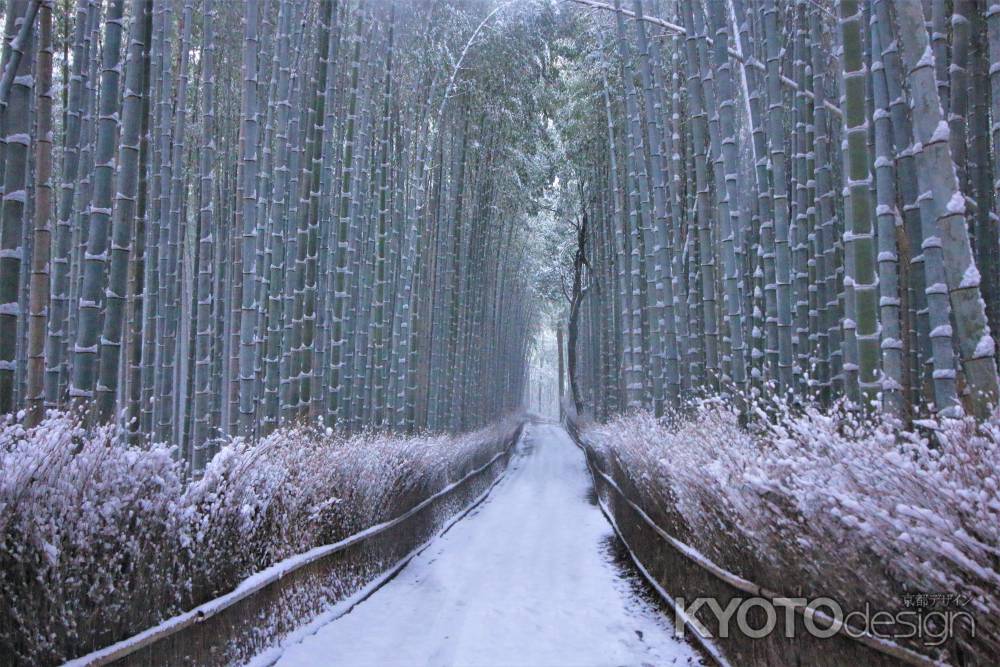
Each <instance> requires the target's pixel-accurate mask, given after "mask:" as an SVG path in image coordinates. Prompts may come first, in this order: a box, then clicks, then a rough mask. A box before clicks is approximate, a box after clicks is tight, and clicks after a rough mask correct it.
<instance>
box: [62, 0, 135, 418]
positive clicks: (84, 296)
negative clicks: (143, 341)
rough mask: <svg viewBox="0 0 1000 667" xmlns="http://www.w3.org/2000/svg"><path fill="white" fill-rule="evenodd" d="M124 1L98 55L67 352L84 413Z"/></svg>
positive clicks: (92, 373) (101, 274)
mask: <svg viewBox="0 0 1000 667" xmlns="http://www.w3.org/2000/svg"><path fill="white" fill-rule="evenodd" d="M124 4H125V0H112V3H111V6H110V8H109V10H108V15H107V18H106V19H105V35H104V44H103V51H102V69H101V87H100V107H99V115H98V125H97V143H96V145H95V149H94V163H95V166H94V176H93V178H94V184H93V193H92V200H91V203H90V216H89V221H88V222H89V232H88V235H87V246H86V250H85V253H84V257H83V260H84V261H83V286H82V288H81V291H80V304H79V309H80V312H79V320H80V323H79V326H78V328H77V336H76V346H75V347H74V349H73V352H74V363H73V384H72V387H71V388H70V396H71V397H72V398H73V400H74V402H75V403H76V404H78V405H80V406H81V407H83V406H86V407H89V402H90V400H91V399H92V398H94V389H95V384H96V382H97V361H98V359H97V354H98V343H99V341H98V336H99V332H100V331H101V329H102V322H101V306H102V300H103V299H102V297H103V292H104V289H105V287H106V286H107V281H108V250H109V248H108V245H109V244H108V242H109V240H110V238H109V225H108V223H109V222H110V220H111V207H112V204H113V194H112V189H113V185H114V184H113V181H114V172H115V148H116V143H117V138H118V137H117V135H118V120H119V117H118V95H117V93H118V85H119V78H120V72H121V68H120V67H119V60H120V51H121V41H122V32H123V31H122V22H123V15H124Z"/></svg>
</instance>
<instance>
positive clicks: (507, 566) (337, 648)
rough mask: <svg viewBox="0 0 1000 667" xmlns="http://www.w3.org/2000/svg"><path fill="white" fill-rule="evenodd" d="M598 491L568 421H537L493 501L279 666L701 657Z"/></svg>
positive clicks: (638, 661) (689, 660) (686, 660)
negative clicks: (634, 577) (619, 557)
mask: <svg viewBox="0 0 1000 667" xmlns="http://www.w3.org/2000/svg"><path fill="white" fill-rule="evenodd" d="M589 490H590V478H589V476H588V474H587V469H586V464H585V462H584V458H583V454H582V453H581V452H580V451H579V450H578V449H577V448H576V447H575V446H574V444H573V443H572V441H571V440H570V439H569V436H567V435H566V433H565V431H563V430H562V429H561V428H560V427H559V426H556V425H550V424H539V425H532V426H530V427H529V428H528V430H527V431H526V433H525V436H524V437H523V438H522V440H521V442H520V443H519V445H518V450H517V453H516V454H515V456H514V457H513V459H512V460H511V464H510V468H509V469H508V471H507V475H506V477H505V479H504V480H503V481H501V482H500V484H499V485H497V487H496V488H495V489H494V490H493V493H492V494H491V495H490V497H489V498H488V499H487V500H486V502H484V503H483V504H482V505H480V506H479V507H478V508H476V510H474V511H473V512H472V513H470V514H469V516H468V517H466V518H465V519H463V520H462V521H460V522H458V523H457V524H455V526H454V527H453V528H452V529H451V530H449V531H448V532H447V533H445V534H444V535H443V536H442V537H441V538H439V539H438V540H436V541H435V542H434V543H432V544H431V545H430V546H429V547H428V548H427V549H426V550H425V551H424V552H423V553H421V554H420V555H419V556H417V557H416V558H414V560H413V561H411V562H410V563H409V565H407V566H406V568H404V569H403V571H402V572H400V573H399V575H398V576H397V577H396V578H395V579H393V580H392V581H390V582H389V583H388V584H386V585H385V586H384V587H383V588H381V589H380V590H379V591H377V592H376V593H375V594H374V595H372V597H371V598H369V599H368V600H366V601H365V602H363V603H361V604H360V605H358V606H357V607H356V608H355V609H354V610H353V611H352V612H351V613H349V614H347V615H346V616H343V617H341V618H340V619H338V620H336V621H334V622H332V623H329V624H328V625H325V626H322V627H320V628H319V629H318V630H317V631H316V632H315V634H312V635H308V636H306V637H305V638H304V639H303V640H302V641H301V642H298V643H293V644H291V645H289V646H287V647H286V648H285V649H284V651H283V653H282V655H281V658H280V659H279V661H278V663H277V664H279V665H282V666H283V667H292V666H298V665H344V666H351V667H354V666H355V665H379V666H384V667H388V666H391V665H406V666H407V667H411V666H417V665H434V666H437V665H461V666H463V667H465V666H473V665H482V666H487V665H488V666H498V665H530V666H538V667H541V666H573V667H576V666H582V665H656V666H660V665H671V664H697V663H698V662H699V658H698V656H697V653H696V652H695V651H694V649H692V648H691V647H690V646H688V645H687V644H685V643H683V642H681V641H679V640H677V639H675V638H674V636H673V628H672V627H671V625H670V623H669V621H668V620H667V619H666V618H665V617H664V616H663V615H662V614H661V613H660V612H659V611H658V610H656V609H655V608H654V607H653V606H651V605H650V603H648V602H647V601H645V600H643V599H642V598H640V597H639V596H638V595H637V594H636V592H635V590H634V586H633V584H632V582H630V581H629V580H627V579H626V578H625V575H624V574H623V573H622V571H621V570H620V568H619V567H618V566H617V565H616V564H615V563H614V562H613V557H612V555H611V554H610V553H609V548H608V544H609V538H610V537H611V535H612V533H611V528H610V527H609V526H608V524H607V522H606V521H605V519H604V517H603V516H602V515H601V513H600V510H599V509H598V508H597V507H595V506H594V505H593V504H592V503H590V502H588V500H587V494H588V492H589Z"/></svg>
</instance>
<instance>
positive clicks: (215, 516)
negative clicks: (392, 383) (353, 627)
mask: <svg viewBox="0 0 1000 667" xmlns="http://www.w3.org/2000/svg"><path fill="white" fill-rule="evenodd" d="M515 426H516V421H515V420H512V419H508V420H504V421H503V422H501V423H499V424H497V425H496V426H493V427H490V428H487V429H483V430H480V431H476V432H473V433H468V434H465V435H461V436H446V435H427V434H422V435H413V436H403V435H393V434H386V433H362V434H358V435H353V436H350V437H345V436H343V435H340V434H337V433H334V432H331V431H329V430H325V431H323V430H319V429H314V428H309V427H302V426H299V427H290V428H288V429H283V430H281V431H278V432H275V433H274V434H272V435H269V436H268V437H266V438H264V439H262V440H261V441H259V442H257V443H248V442H245V441H243V440H239V439H236V440H233V441H231V442H229V443H227V444H226V445H225V446H224V447H222V449H221V450H220V451H219V453H218V454H217V455H216V456H215V457H214V459H213V460H212V461H211V463H210V464H209V466H208V467H207V469H206V471H205V474H204V476H203V477H202V478H201V479H200V480H197V481H194V482H191V483H190V484H186V483H185V481H184V470H183V468H182V465H181V463H180V462H178V461H177V459H176V457H175V456H174V451H173V450H172V449H170V448H168V447H165V446H161V445H153V446H150V447H148V448H147V447H143V448H138V447H130V446H128V445H127V444H126V443H125V442H124V440H123V439H122V438H121V437H119V433H118V432H116V431H115V430H114V429H113V428H110V427H97V428H84V427H81V426H80V425H79V424H78V423H77V422H76V421H75V420H74V419H72V418H70V417H69V416H67V415H65V414H58V413H54V414H52V415H50V416H49V417H48V418H47V419H46V420H44V421H43V422H42V423H41V424H40V425H39V426H37V427H34V428H31V429H26V428H25V427H24V426H23V424H22V423H20V422H18V421H16V420H8V421H7V422H6V423H4V424H2V425H0V601H2V602H0V657H2V658H3V659H2V660H0V662H3V663H4V664H8V663H14V664H18V663H23V664H54V663H58V662H61V661H63V660H65V659H67V658H70V657H73V656H75V655H79V654H82V653H86V652H88V651H90V650H94V649H97V648H100V647H102V646H105V645H107V644H110V643H112V642H114V641H117V640H120V639H122V638H124V637H127V636H130V635H132V634H134V633H136V632H138V631H141V630H143V629H145V628H147V627H149V626H151V625H154V624H156V623H157V622H159V621H161V620H162V619H164V618H166V617H169V616H171V615H173V614H175V613H177V612H179V611H181V610H183V609H188V608H191V607H193V606H195V605H197V604H199V603H201V602H204V601H206V600H208V599H211V598H213V597H216V596H218V595H220V594H223V593H225V592H226V591H228V590H230V589H232V588H233V587H234V586H235V585H236V584H237V583H238V582H240V581H241V580H243V579H245V578H246V577H247V576H249V575H251V574H253V573H255V572H257V571H259V570H261V569H263V568H265V567H267V566H268V565H270V564H272V563H274V562H276V561H279V560H281V559H283V558H287V557H289V556H292V555H294V554H296V553H300V552H303V551H306V550H308V549H310V548H312V547H315V546H318V545H321V544H327V543H331V542H336V541H337V540H340V539H342V538H344V537H347V536H349V535H351V534H353V533H356V532H358V531H360V530H362V529H364V528H366V527H368V526H370V525H372V524H375V523H378V522H380V521H384V520H386V519H390V518H392V517H394V516H396V515H398V514H401V513H403V512H404V511H406V510H408V509H409V508H410V507H412V506H414V505H416V504H417V503H418V502H420V501H421V500H423V499H424V498H426V497H428V496H430V495H432V494H433V493H435V492H436V491H438V490H439V489H441V488H442V487H444V486H445V485H447V484H448V483H449V482H451V481H454V480H456V479H459V478H461V477H462V476H463V475H465V474H466V473H467V472H468V471H470V470H472V469H473V468H475V467H476V466H478V465H482V464H484V463H485V462H486V461H488V460H489V459H490V458H491V457H492V456H493V455H494V454H495V453H496V452H497V451H498V450H499V447H500V446H501V445H502V443H503V441H504V439H505V438H506V437H507V436H509V435H510V433H511V432H512V431H513V428H514V427H515Z"/></svg>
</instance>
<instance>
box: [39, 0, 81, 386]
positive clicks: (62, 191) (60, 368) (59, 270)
mask: <svg viewBox="0 0 1000 667" xmlns="http://www.w3.org/2000/svg"><path fill="white" fill-rule="evenodd" d="M88 4H89V2H88V0H77V3H76V13H75V16H74V18H73V62H72V66H71V68H70V77H69V81H68V82H67V84H66V85H68V87H69V90H68V91H66V92H65V96H66V109H65V110H64V114H63V118H64V127H63V130H62V132H63V134H62V139H63V140H62V156H63V157H62V170H61V174H60V183H59V203H58V206H57V207H56V209H57V212H56V224H55V230H54V234H53V239H52V246H53V247H52V265H51V273H52V283H51V291H52V294H51V299H50V301H49V322H48V324H49V334H48V341H47V343H46V348H45V364H46V370H45V375H46V377H45V403H46V405H48V406H55V405H56V404H57V403H59V402H61V401H62V398H63V396H62V395H63V391H62V390H63V389H64V388H65V381H66V371H67V367H68V355H67V354H66V352H67V350H66V344H67V340H66V339H67V331H66V326H67V322H66V319H67V317H68V315H69V307H70V303H69V273H70V258H71V255H72V248H71V245H70V244H71V243H72V238H73V233H72V229H71V220H72V214H73V199H74V194H75V192H76V184H77V183H76V181H77V175H78V173H79V166H80V129H81V120H82V116H83V112H84V109H83V107H84V95H83V92H84V91H83V88H84V81H83V77H84V74H85V73H86V69H85V62H86V57H85V55H84V54H85V50H84V49H85V46H86V44H85V41H84V37H85V34H86V28H87V17H88Z"/></svg>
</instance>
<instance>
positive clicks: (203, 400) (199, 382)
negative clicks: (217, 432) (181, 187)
mask: <svg viewBox="0 0 1000 667" xmlns="http://www.w3.org/2000/svg"><path fill="white" fill-rule="evenodd" d="M215 20H216V9H215V4H214V1H213V0H205V1H204V4H203V6H202V45H203V46H202V50H201V106H202V118H201V146H200V147H199V152H198V175H199V178H198V228H199V231H200V236H199V239H198V243H199V248H198V263H197V267H196V271H197V281H198V283H197V293H196V301H195V303H196V306H195V313H194V317H195V367H194V373H195V378H194V391H195V396H194V406H193V410H192V415H191V418H192V420H193V422H194V431H193V435H192V438H191V446H192V452H191V469H192V471H193V472H194V473H195V474H199V473H200V471H201V470H203V469H204V467H205V464H206V463H207V453H208V443H207V440H208V437H209V427H210V419H211V414H210V397H209V394H210V392H211V389H212V387H211V381H210V373H211V364H212V348H213V341H212V337H213V333H214V332H213V325H214V318H213V316H212V301H213V299H212V271H213V269H214V268H215V266H214V262H213V260H214V258H215V245H214V244H215V243H216V242H217V240H216V238H215V231H216V228H215V220H216V216H215V213H216V211H215V206H214V199H213V197H214V194H215V193H214V186H215V132H216V129H217V128H216V120H215V63H216V46H215V28H214V25H213V24H214V22H215Z"/></svg>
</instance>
